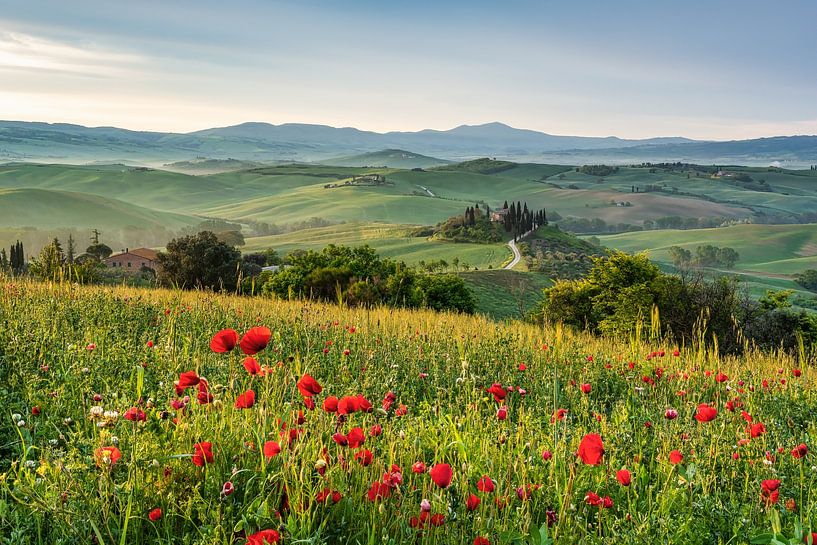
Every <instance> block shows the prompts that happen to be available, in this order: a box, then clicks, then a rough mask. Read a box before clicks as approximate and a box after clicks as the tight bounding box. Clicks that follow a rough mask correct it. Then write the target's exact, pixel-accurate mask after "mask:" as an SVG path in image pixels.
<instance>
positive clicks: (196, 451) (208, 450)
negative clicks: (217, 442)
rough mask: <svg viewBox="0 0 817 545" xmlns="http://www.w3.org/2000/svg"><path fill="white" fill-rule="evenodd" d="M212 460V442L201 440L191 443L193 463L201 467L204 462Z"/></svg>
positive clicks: (209, 462)
mask: <svg viewBox="0 0 817 545" xmlns="http://www.w3.org/2000/svg"><path fill="white" fill-rule="evenodd" d="M213 460H214V458H213V443H211V442H209V441H203V442H201V443H196V444H195V445H193V458H192V461H193V465H196V466H199V467H203V466H204V465H205V464H212V463H213Z"/></svg>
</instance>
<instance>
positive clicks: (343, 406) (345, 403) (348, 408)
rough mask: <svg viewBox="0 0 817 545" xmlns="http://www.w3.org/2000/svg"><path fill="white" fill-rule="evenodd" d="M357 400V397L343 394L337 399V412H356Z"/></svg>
mask: <svg viewBox="0 0 817 545" xmlns="http://www.w3.org/2000/svg"><path fill="white" fill-rule="evenodd" d="M358 407H359V402H358V399H357V397H354V396H344V397H342V398H340V401H338V414H352V413H354V412H357V410H358Z"/></svg>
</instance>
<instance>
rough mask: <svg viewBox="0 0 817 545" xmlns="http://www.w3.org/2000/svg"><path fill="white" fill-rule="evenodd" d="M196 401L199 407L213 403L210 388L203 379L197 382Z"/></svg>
mask: <svg viewBox="0 0 817 545" xmlns="http://www.w3.org/2000/svg"><path fill="white" fill-rule="evenodd" d="M196 399H198V400H199V403H200V404H201V405H206V404H207V403H210V402H212V401H213V394H211V393H210V386H209V385H208V384H207V381H206V380H204V379H201V380H200V381H199V393H198V395H196Z"/></svg>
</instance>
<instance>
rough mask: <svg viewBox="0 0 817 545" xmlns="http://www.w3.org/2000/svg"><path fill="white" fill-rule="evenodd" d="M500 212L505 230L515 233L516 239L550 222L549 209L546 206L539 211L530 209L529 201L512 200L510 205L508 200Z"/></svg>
mask: <svg viewBox="0 0 817 545" xmlns="http://www.w3.org/2000/svg"><path fill="white" fill-rule="evenodd" d="M499 214H500V216H501V221H502V225H503V226H504V227H505V231H506V232H508V233H513V238H514V240H518V239H519V237H521V236H522V235H523V234H525V233H527V232H530V231H533V230H535V229H538V228H539V227H540V226H542V225H547V224H548V216H547V211H546V210H545V209H544V208H542V209H541V210H537V211H531V210H528V203H527V202H525V203H521V202H519V201H516V203H514V202H511V205H510V207H509V206H508V201H505V203H504V204H503V205H502V211H501V212H499Z"/></svg>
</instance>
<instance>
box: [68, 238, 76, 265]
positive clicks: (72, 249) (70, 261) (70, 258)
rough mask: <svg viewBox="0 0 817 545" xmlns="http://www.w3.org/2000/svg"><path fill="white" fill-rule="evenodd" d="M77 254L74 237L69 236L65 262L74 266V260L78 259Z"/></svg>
mask: <svg viewBox="0 0 817 545" xmlns="http://www.w3.org/2000/svg"><path fill="white" fill-rule="evenodd" d="M76 253H77V252H76V246H75V244H74V235H68V248H66V251H65V261H66V262H67V263H68V264H70V265H73V264H74V258H76V257H77V256H76Z"/></svg>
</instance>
